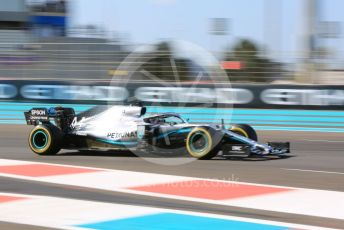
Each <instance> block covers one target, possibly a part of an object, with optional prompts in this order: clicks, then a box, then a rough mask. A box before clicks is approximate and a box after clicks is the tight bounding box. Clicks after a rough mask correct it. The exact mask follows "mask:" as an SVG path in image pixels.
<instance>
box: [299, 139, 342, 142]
mask: <svg viewBox="0 0 344 230" xmlns="http://www.w3.org/2000/svg"><path fill="white" fill-rule="evenodd" d="M302 141H309V142H327V143H344V141H335V140H307V139H304V140H302Z"/></svg>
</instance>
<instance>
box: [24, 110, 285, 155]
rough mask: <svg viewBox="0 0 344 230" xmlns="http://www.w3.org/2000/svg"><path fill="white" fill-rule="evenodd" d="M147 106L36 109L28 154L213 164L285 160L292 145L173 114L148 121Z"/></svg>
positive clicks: (240, 127) (247, 129) (29, 117)
mask: <svg viewBox="0 0 344 230" xmlns="http://www.w3.org/2000/svg"><path fill="white" fill-rule="evenodd" d="M145 113H146V107H143V106H116V105H115V106H110V107H106V106H103V107H95V108H92V109H90V110H88V111H85V112H83V113H80V114H77V115H76V114H75V112H74V109H73V108H64V107H52V108H49V109H47V108H33V109H31V110H29V111H27V112H24V115H25V119H26V122H27V124H28V125H34V126H35V127H34V129H33V130H32V131H31V133H30V135H29V147H30V149H31V150H32V151H33V152H35V153H37V154H39V155H51V154H56V153H58V152H59V150H60V149H76V150H80V151H85V150H113V149H116V150H117V149H133V150H137V151H144V152H159V154H161V153H163V154H164V153H166V154H168V153H169V152H173V151H178V152H180V150H181V149H183V150H184V151H185V152H187V153H188V154H189V155H191V156H192V157H195V158H197V159H210V158H212V157H214V156H216V155H218V154H219V152H222V155H223V156H231V155H244V156H246V155H247V156H250V155H283V154H285V153H289V142H269V143H267V144H261V143H258V142H257V140H258V138H257V134H256V132H255V130H254V129H253V128H252V127H251V126H249V125H246V124H233V125H231V127H230V128H229V129H225V126H224V125H223V124H220V125H214V124H193V123H188V122H187V121H186V120H184V119H183V118H182V117H181V116H180V115H178V114H175V113H161V114H153V115H152V114H151V115H145Z"/></svg>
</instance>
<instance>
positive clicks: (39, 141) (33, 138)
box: [29, 124, 62, 155]
mask: <svg viewBox="0 0 344 230" xmlns="http://www.w3.org/2000/svg"><path fill="white" fill-rule="evenodd" d="M61 140H62V132H61V130H60V129H59V128H57V127H56V126H54V125H51V124H47V125H38V126H36V127H35V128H34V129H33V130H32V131H31V133H30V135H29V147H30V149H31V150H32V151H33V152H34V153H36V154H38V155H55V154H57V153H58V152H59V151H60V149H61Z"/></svg>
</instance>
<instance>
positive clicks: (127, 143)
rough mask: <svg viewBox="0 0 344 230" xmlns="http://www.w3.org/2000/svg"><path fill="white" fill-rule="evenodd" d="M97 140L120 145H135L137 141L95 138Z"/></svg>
mask: <svg viewBox="0 0 344 230" xmlns="http://www.w3.org/2000/svg"><path fill="white" fill-rule="evenodd" d="M96 140H97V141H100V142H103V143H106V144H112V145H120V146H129V145H137V143H138V142H137V141H111V140H105V139H100V138H97V139H96Z"/></svg>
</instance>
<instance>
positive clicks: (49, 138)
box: [29, 126, 51, 154]
mask: <svg viewBox="0 0 344 230" xmlns="http://www.w3.org/2000/svg"><path fill="white" fill-rule="evenodd" d="M37 130H42V131H43V132H45V134H47V137H48V143H47V144H46V146H45V147H44V148H43V149H37V148H35V147H34V146H33V145H32V143H31V141H32V135H33V134H34V133H35V132H36V131H37ZM29 145H30V148H31V150H32V151H34V152H35V153H38V154H42V153H44V152H45V151H47V149H48V148H49V147H50V145H51V134H50V131H49V130H48V129H46V128H44V127H42V126H36V127H35V128H34V129H33V130H32V131H31V133H30V136H29Z"/></svg>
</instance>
